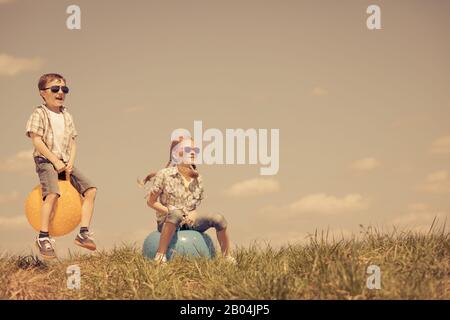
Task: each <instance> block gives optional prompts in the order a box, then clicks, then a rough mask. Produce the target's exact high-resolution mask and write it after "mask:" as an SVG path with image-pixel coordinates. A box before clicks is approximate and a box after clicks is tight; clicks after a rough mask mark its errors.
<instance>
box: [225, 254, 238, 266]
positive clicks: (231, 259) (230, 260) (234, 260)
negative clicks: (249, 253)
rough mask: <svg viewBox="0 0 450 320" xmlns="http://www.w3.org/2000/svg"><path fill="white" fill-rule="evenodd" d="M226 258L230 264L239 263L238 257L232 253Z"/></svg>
mask: <svg viewBox="0 0 450 320" xmlns="http://www.w3.org/2000/svg"><path fill="white" fill-rule="evenodd" d="M224 259H225V261H226V262H228V263H230V264H233V265H236V264H237V261H236V259H235V258H234V257H233V256H232V255H227V256H225V257H224Z"/></svg>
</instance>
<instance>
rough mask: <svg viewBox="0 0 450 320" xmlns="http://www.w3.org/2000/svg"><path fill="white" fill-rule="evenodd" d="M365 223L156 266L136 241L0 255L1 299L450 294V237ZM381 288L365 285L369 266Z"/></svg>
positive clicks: (427, 296)
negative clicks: (88, 250) (71, 269)
mask: <svg viewBox="0 0 450 320" xmlns="http://www.w3.org/2000/svg"><path fill="white" fill-rule="evenodd" d="M444 230H445V228H442V229H441V230H436V229H435V228H432V230H431V231H430V232H429V233H428V234H419V233H414V232H404V231H403V232H400V231H394V232H391V233H382V232H379V231H377V230H374V229H371V228H368V229H364V230H363V232H362V234H361V235H360V236H358V237H356V236H355V237H353V238H351V239H340V240H330V239H327V236H326V234H325V233H316V234H314V235H312V236H311V238H310V239H309V242H308V243H307V244H298V245H290V246H285V247H281V248H273V247H271V246H269V245H257V244H255V245H252V246H250V247H245V248H244V247H241V248H236V250H235V256H236V258H237V261H238V265H237V266H234V265H230V264H228V263H227V262H226V261H223V260H222V259H214V260H209V261H208V260H206V259H187V258H183V257H177V258H175V259H174V260H172V261H171V262H170V263H168V264H167V265H165V266H158V265H155V264H154V263H153V262H152V261H149V260H147V259H145V258H144V257H143V256H142V255H141V249H140V248H138V247H136V246H129V245H122V246H119V247H116V248H115V249H112V250H109V251H99V252H96V253H94V254H92V255H70V256H69V257H68V258H66V259H63V260H59V261H53V262H43V261H41V260H40V259H38V258H37V257H35V256H32V255H30V256H14V255H3V257H1V258H0V299H449V298H450V291H449V289H450V282H449V271H450V268H449V266H450V259H449V258H450V245H449V244H450V242H449V240H450V236H449V233H448V232H446V231H444ZM70 265H78V266H79V267H80V269H81V289H79V290H77V289H72V290H71V289H67V278H68V275H67V274H66V269H67V267H68V266H70ZM369 265H377V266H379V267H380V270H381V289H379V290H376V289H368V288H367V286H366V281H367V277H369V275H368V274H367V273H366V271H367V267H368V266H369Z"/></svg>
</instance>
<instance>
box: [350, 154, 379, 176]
mask: <svg viewBox="0 0 450 320" xmlns="http://www.w3.org/2000/svg"><path fill="white" fill-rule="evenodd" d="M380 165H381V163H380V161H378V160H377V159H375V158H372V157H366V158H362V159H359V160H356V161H354V162H353V163H352V164H351V165H350V167H351V168H352V169H353V170H355V171H359V172H364V171H372V170H374V169H376V168H378V167H379V166H380Z"/></svg>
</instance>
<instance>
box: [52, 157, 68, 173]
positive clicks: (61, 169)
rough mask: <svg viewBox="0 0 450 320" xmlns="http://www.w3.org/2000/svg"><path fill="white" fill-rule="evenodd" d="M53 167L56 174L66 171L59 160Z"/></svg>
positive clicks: (63, 164) (64, 165)
mask: <svg viewBox="0 0 450 320" xmlns="http://www.w3.org/2000/svg"><path fill="white" fill-rule="evenodd" d="M53 165H54V166H55V169H56V171H57V172H58V173H61V172H63V171H64V170H66V164H65V163H64V162H62V161H61V160H58V161H56V162H55V163H54V164H53Z"/></svg>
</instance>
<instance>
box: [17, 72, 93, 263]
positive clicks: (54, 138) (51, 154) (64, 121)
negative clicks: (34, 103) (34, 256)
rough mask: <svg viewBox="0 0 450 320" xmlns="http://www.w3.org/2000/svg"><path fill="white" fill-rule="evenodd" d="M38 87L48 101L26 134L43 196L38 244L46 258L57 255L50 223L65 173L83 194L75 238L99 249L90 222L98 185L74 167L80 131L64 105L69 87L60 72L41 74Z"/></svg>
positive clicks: (32, 117) (84, 246) (28, 126)
mask: <svg viewBox="0 0 450 320" xmlns="http://www.w3.org/2000/svg"><path fill="white" fill-rule="evenodd" d="M38 88H39V92H40V95H41V97H42V98H43V99H44V104H42V105H40V106H38V107H36V108H35V110H34V112H33V113H32V114H31V116H30V118H29V120H28V123H27V127H26V135H27V137H29V138H31V139H32V142H33V146H34V152H33V157H34V162H35V164H36V172H37V174H38V176H39V180H40V183H41V187H42V198H43V205H42V211H41V228H40V232H39V236H38V237H37V238H36V246H37V248H38V249H39V252H40V254H41V255H42V256H43V257H44V258H46V259H53V258H55V257H56V254H55V250H54V248H53V243H54V240H53V239H52V238H50V235H49V233H48V226H49V222H50V220H51V218H52V215H53V214H54V209H55V206H56V203H57V201H58V197H59V196H60V193H59V188H58V179H63V177H64V176H65V177H66V179H68V178H69V179H70V182H71V183H72V185H73V186H74V187H75V189H76V190H77V191H78V192H79V193H80V194H81V195H82V197H83V205H82V209H81V210H82V211H81V228H80V232H79V233H78V235H77V237H76V238H75V244H76V245H78V246H80V247H83V248H86V249H89V250H95V249H96V245H95V243H94V241H93V239H92V237H91V233H89V225H90V222H91V218H92V212H93V209H94V201H95V195H96V193H97V188H96V187H95V186H94V185H93V184H92V183H91V182H90V181H89V179H87V178H86V177H85V176H83V174H82V173H81V172H80V171H79V170H78V169H77V168H76V167H74V162H75V155H76V143H75V137H76V136H77V131H76V130H75V125H74V123H73V119H72V116H71V115H70V114H69V113H68V111H67V108H66V107H65V106H63V103H64V99H65V97H66V94H68V93H69V88H68V87H67V86H66V80H65V79H64V77H63V76H61V75H59V74H56V73H50V74H44V75H43V76H41V78H40V79H39V83H38Z"/></svg>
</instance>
